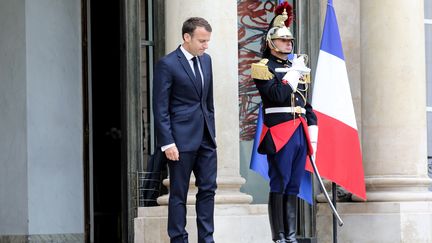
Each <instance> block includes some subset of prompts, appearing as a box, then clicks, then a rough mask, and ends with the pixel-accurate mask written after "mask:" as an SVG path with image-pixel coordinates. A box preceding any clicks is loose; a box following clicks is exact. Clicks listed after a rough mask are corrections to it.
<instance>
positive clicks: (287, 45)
mask: <svg viewBox="0 0 432 243" xmlns="http://www.w3.org/2000/svg"><path fill="white" fill-rule="evenodd" d="M273 43H274V44H275V46H276V47H277V48H278V49H279V50H280V51H281V52H282V53H287V54H288V53H291V51H292V49H293V43H292V40H287V39H275V40H273Z"/></svg>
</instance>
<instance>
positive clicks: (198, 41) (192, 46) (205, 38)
mask: <svg viewBox="0 0 432 243" xmlns="http://www.w3.org/2000/svg"><path fill="white" fill-rule="evenodd" d="M210 36H211V32H208V31H207V30H206V29H205V28H204V27H199V26H198V27H197V28H196V29H195V31H194V32H193V35H192V36H191V35H189V34H188V33H185V34H184V35H183V38H184V45H183V47H184V48H185V49H186V50H187V51H188V52H189V53H190V54H192V55H194V56H201V55H202V54H204V52H205V50H206V49H207V48H208V43H209V41H210Z"/></svg>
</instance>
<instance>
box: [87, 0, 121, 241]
mask: <svg viewBox="0 0 432 243" xmlns="http://www.w3.org/2000/svg"><path fill="white" fill-rule="evenodd" d="M82 16H83V19H82V20H83V21H82V23H83V25H82V26H83V32H82V33H83V38H82V39H83V66H84V70H85V71H84V80H85V81H84V92H85V94H86V95H85V97H86V99H85V101H84V106H85V107H84V110H85V114H84V117H85V119H84V120H85V121H84V123H85V124H84V126H85V127H86V133H85V141H86V142H85V148H84V149H85V150H86V152H85V158H84V161H85V162H84V168H85V173H84V174H85V191H86V193H85V194H86V195H85V221H86V222H85V225H86V229H85V239H86V242H108V243H109V242H116V243H117V242H127V237H128V233H127V226H126V225H127V222H125V220H124V216H123V215H124V214H125V211H127V207H126V206H125V205H127V193H126V194H125V193H124V190H125V189H124V185H125V183H124V181H125V179H126V177H127V173H124V169H123V168H124V166H123V164H124V163H123V162H122V161H123V157H124V153H123V149H122V148H123V143H124V139H123V134H122V131H123V129H122V128H123V125H122V109H123V102H122V99H123V98H122V97H123V96H124V95H123V91H122V90H123V89H122V86H123V80H124V79H123V77H122V72H123V71H122V65H121V60H122V55H124V54H123V53H122V52H123V51H122V48H121V40H122V38H121V26H122V24H121V1H120V0H109V1H104V2H97V1H94V0H83V1H82ZM126 190H127V188H126Z"/></svg>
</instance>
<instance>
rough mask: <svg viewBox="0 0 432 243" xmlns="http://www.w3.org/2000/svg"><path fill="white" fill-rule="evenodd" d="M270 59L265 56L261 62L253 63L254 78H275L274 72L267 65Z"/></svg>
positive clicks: (252, 74) (252, 75)
mask: <svg viewBox="0 0 432 243" xmlns="http://www.w3.org/2000/svg"><path fill="white" fill-rule="evenodd" d="M268 61H269V60H268V59H267V58H264V59H261V61H259V62H256V63H252V66H251V77H252V78H253V79H260V80H270V79H272V78H273V74H272V73H271V72H270V71H269V69H268V66H267V63H268Z"/></svg>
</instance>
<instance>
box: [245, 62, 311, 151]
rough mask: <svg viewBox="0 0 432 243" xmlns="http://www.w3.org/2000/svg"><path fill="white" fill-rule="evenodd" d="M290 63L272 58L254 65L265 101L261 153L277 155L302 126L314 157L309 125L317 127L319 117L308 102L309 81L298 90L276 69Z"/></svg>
mask: <svg viewBox="0 0 432 243" xmlns="http://www.w3.org/2000/svg"><path fill="white" fill-rule="evenodd" d="M290 66H291V63H290V62H289V61H287V60H282V59H279V58H277V57H275V56H273V55H270V56H269V57H268V58H266V59H262V60H261V61H260V62H258V63H254V64H252V67H251V71H252V78H253V80H254V82H255V85H256V87H257V89H258V91H259V93H260V95H261V99H262V102H263V114H264V116H263V117H264V127H263V130H262V133H261V139H260V145H259V147H258V152H259V153H261V154H275V153H277V152H278V151H279V150H280V149H281V148H282V147H283V146H284V145H285V144H286V143H287V142H288V141H289V139H290V138H291V135H292V134H293V133H294V132H295V130H296V129H297V128H298V126H299V125H300V124H301V125H302V126H303V130H304V133H305V136H306V139H307V141H308V154H312V152H313V151H312V147H311V146H310V141H309V135H308V129H307V126H310V125H317V117H316V115H315V113H314V112H313V110H312V106H311V105H310V104H309V103H308V102H307V89H308V85H309V84H308V81H305V82H300V83H299V84H298V86H297V91H295V92H294V90H293V88H291V86H290V85H289V84H288V83H287V82H285V81H283V80H282V78H283V77H284V75H285V73H284V72H276V71H275V69H276V68H286V67H290Z"/></svg>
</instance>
